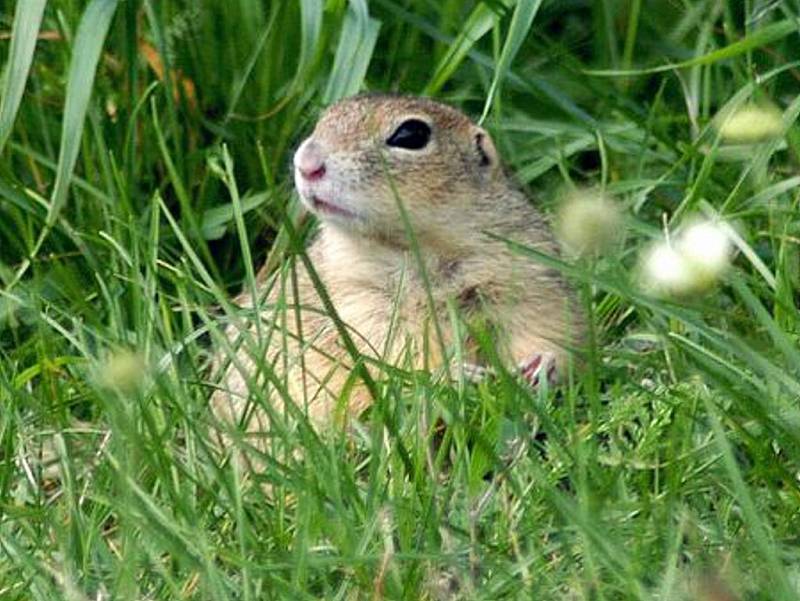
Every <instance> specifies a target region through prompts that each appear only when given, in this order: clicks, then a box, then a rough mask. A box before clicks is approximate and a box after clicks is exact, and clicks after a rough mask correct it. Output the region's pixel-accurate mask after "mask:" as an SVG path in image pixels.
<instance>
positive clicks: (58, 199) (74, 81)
mask: <svg viewBox="0 0 800 601" xmlns="http://www.w3.org/2000/svg"><path fill="white" fill-rule="evenodd" d="M117 4H118V0H92V3H91V4H89V6H87V7H86V10H85V11H84V13H83V16H82V17H81V22H80V24H79V25H78V32H77V34H76V35H75V44H74V46H73V48H72V56H71V57H70V64H69V74H68V75H67V91H66V99H65V101H64V117H63V120H62V127H61V147H60V149H59V153H58V167H57V168H56V180H55V183H54V184H53V192H52V194H51V196H50V206H49V208H48V211H47V218H46V219H45V225H44V228H43V229H42V232H41V233H40V234H39V238H38V240H37V241H36V244H35V245H34V247H33V250H32V251H31V253H30V256H29V257H27V258H26V259H25V261H24V262H23V263H22V265H21V267H20V268H19V270H18V271H17V273H16V275H15V276H14V279H13V280H12V282H11V283H10V284H9V287H12V286H13V285H14V284H16V283H17V282H18V281H19V280H20V278H21V277H22V276H23V275H24V274H25V272H26V271H27V270H28V267H30V263H31V259H32V258H33V257H35V256H36V254H37V253H38V252H39V249H40V248H41V247H42V244H43V243H44V240H45V239H46V238H47V236H48V234H49V233H50V230H52V228H53V225H54V224H55V223H56V220H57V219H58V215H59V213H60V212H61V209H62V207H63V206H64V204H65V203H66V201H67V194H68V192H69V184H70V180H71V178H72V173H73V171H74V169H75V163H76V162H77V160H78V152H79V151H80V146H81V137H82V133H83V125H84V122H85V121H86V112H87V111H88V109H89V100H90V99H91V96H92V88H93V87H94V78H95V75H96V73H97V63H98V61H99V60H100V52H101V51H102V49H103V44H104V42H105V39H106V34H107V33H108V28H109V26H110V25H111V19H112V17H113V16H114V12H115V11H116V9H117Z"/></svg>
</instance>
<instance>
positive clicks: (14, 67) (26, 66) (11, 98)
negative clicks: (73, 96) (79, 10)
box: [0, 0, 47, 153]
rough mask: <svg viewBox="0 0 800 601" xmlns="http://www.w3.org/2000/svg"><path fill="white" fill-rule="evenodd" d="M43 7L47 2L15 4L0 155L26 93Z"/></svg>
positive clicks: (0, 111) (1, 106) (0, 107)
mask: <svg viewBox="0 0 800 601" xmlns="http://www.w3.org/2000/svg"><path fill="white" fill-rule="evenodd" d="M46 4H47V0H26V1H25V2H17V10H16V12H15V13H14V26H13V30H12V34H11V48H10V49H9V51H8V63H7V64H6V69H5V81H4V82H3V92H2V100H0V153H2V152H3V148H4V147H5V145H6V141H7V140H8V136H9V135H10V134H11V129H12V128H13V127H14V121H15V120H16V117H17V111H18V110H19V105H20V102H21V101H22V94H23V93H24V92H25V84H26V83H27V81H28V72H29V71H30V68H31V62H32V61H33V52H34V50H35V49H36V36H37V35H38V33H39V27H40V26H41V23H42V14H43V13H44V7H45V5H46Z"/></svg>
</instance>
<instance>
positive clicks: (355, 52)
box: [323, 0, 381, 104]
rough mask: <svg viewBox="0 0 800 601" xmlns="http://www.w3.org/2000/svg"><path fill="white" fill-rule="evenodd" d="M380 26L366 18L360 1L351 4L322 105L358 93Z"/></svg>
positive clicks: (365, 9) (353, 0) (367, 16)
mask: <svg viewBox="0 0 800 601" xmlns="http://www.w3.org/2000/svg"><path fill="white" fill-rule="evenodd" d="M380 26H381V25H380V22H379V21H377V20H375V19H372V18H370V17H369V15H368V13H367V8H366V4H365V3H364V0H351V2H350V5H349V8H348V10H347V12H346V13H345V16H344V24H343V27H342V33H341V35H340V36H339V45H338V46H337V48H336V56H335V57H334V60H333V69H332V71H331V75H330V78H329V79H328V86H327V88H325V93H324V94H323V102H324V103H325V104H330V103H333V102H336V101H337V100H339V99H340V98H344V97H345V96H350V95H352V94H355V93H356V92H358V90H359V89H360V88H361V84H362V83H363V82H364V77H365V76H366V74H367V67H368V66H369V61H370V59H371V58H372V52H373V51H374V50H375V42H376V41H377V40H378V30H379V29H380Z"/></svg>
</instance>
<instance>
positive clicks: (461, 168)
mask: <svg viewBox="0 0 800 601" xmlns="http://www.w3.org/2000/svg"><path fill="white" fill-rule="evenodd" d="M294 174H295V185H296V188H297V191H298V193H299V196H300V199H301V200H302V203H303V205H304V206H305V208H306V209H308V211H310V212H311V213H313V214H314V215H316V216H317V217H318V219H319V221H320V222H321V223H320V228H319V231H318V233H317V235H316V238H315V239H314V241H313V243H312V244H311V246H310V247H309V249H308V256H309V258H310V261H311V263H312V265H313V267H314V269H315V271H316V272H317V274H318V275H319V278H320V280H321V281H322V283H324V286H325V289H326V290H327V293H328V295H329V298H330V300H331V302H332V304H333V306H334V307H335V309H336V312H337V313H338V315H339V317H340V318H341V321H342V322H343V323H344V324H346V326H347V328H348V329H349V331H350V334H351V337H352V340H353V341H354V342H355V344H356V346H357V347H358V350H359V352H360V353H362V354H363V355H364V356H365V357H367V358H375V359H380V360H381V361H382V362H384V363H388V364H402V365H404V366H406V367H411V368H415V369H416V368H424V369H429V368H436V367H437V366H441V365H442V364H443V362H444V361H451V360H452V357H447V358H445V357H443V356H442V349H445V352H446V349H449V348H452V347H453V345H454V343H455V342H456V338H457V335H456V332H457V331H466V333H467V335H466V340H463V339H462V350H463V352H464V353H465V354H462V355H461V356H462V357H465V361H466V363H467V364H470V365H471V366H472V367H471V369H475V368H477V369H478V370H480V367H479V366H480V364H481V357H480V348H478V346H479V345H477V344H476V343H475V341H474V339H473V338H472V337H471V335H470V333H471V332H473V329H474V328H476V327H480V328H482V330H481V331H484V332H490V334H491V337H492V340H493V345H494V347H495V348H496V352H497V357H499V358H500V360H501V361H502V362H503V363H504V364H505V365H507V366H508V367H509V368H513V369H519V370H520V371H521V374H522V376H523V377H526V378H527V379H528V380H529V381H531V382H536V381H537V380H538V379H539V378H540V377H544V376H545V374H546V375H548V376H552V375H553V371H554V370H556V369H559V368H561V367H563V366H564V365H565V363H566V358H567V350H566V349H568V348H570V347H573V346H574V345H575V344H576V343H577V342H578V341H579V340H580V338H581V335H582V329H583V320H582V318H581V316H580V311H579V309H578V308H577V306H576V303H575V301H574V297H573V294H572V292H571V291H570V289H569V288H568V286H567V284H566V283H565V282H564V280H563V279H562V277H561V276H560V274H559V273H558V272H556V271H555V270H553V269H550V268H547V267H545V266H543V265H542V264H540V263H538V262H536V261H535V260H532V259H531V258H530V257H523V256H520V254H518V253H515V252H513V251H512V250H511V249H510V248H509V246H508V244H507V243H506V242H504V241H503V240H502V239H500V238H505V239H510V240H513V241H515V242H518V243H521V244H524V245H526V246H529V247H533V248H535V249H538V250H539V251H541V252H544V253H547V254H551V255H553V254H557V253H558V248H557V244H556V243H555V241H554V239H553V237H552V235H551V232H550V229H549V227H548V225H547V224H546V222H545V220H544V218H543V216H542V215H541V214H540V212H539V211H538V210H537V209H536V208H535V207H534V206H533V205H532V204H531V203H530V201H529V200H528V199H527V198H526V197H525V195H524V194H523V193H522V192H521V191H520V190H519V189H518V187H517V186H516V185H515V184H514V183H513V182H512V180H511V179H510V178H509V177H508V176H507V175H506V173H505V172H504V171H503V168H502V166H501V164H500V161H499V158H498V155H497V151H496V150H495V147H494V144H493V143H492V141H491V138H490V137H489V135H488V134H487V133H486V131H485V130H483V129H482V128H480V127H478V126H477V125H475V124H473V123H472V122H471V121H470V120H469V119H468V118H467V117H466V116H465V115H464V114H462V113H461V112H459V111H458V110H456V109H454V108H452V107H449V106H446V105H444V104H440V103H438V102H434V101H432V100H428V99H425V98H417V97H409V96H394V95H384V94H367V95H360V96H355V97H352V98H348V99H345V100H342V101H340V102H338V103H337V104H335V105H333V106H331V107H330V108H329V109H327V111H325V113H324V114H323V115H322V117H321V118H320V120H319V122H318V123H317V125H316V128H315V129H314V131H313V133H312V134H311V136H310V137H308V138H307V139H306V140H305V141H304V142H303V143H302V144H301V145H300V147H299V148H298V149H297V152H296V153H295V155H294ZM401 207H402V208H401ZM404 215H405V217H404ZM409 225H410V231H411V232H413V236H411V235H410V234H409V227H407V226H409ZM415 248H416V249H417V251H418V252H414V249H415ZM420 258H421V261H420V260H419V259H420ZM420 263H421V264H420ZM269 275H270V274H266V273H264V270H262V272H261V273H260V274H259V277H258V282H259V286H262V287H263V286H266V285H267V283H268V282H270V281H272V282H274V281H275V279H276V278H275V277H268V276H269ZM284 281H285V283H286V285H285V286H283V287H281V286H279V285H275V286H274V287H273V288H272V290H271V291H270V292H269V293H267V295H266V296H267V298H266V299H265V301H264V302H263V311H262V313H261V318H260V323H259V324H258V326H259V327H260V329H261V332H260V333H258V336H261V338H262V341H261V342H259V341H257V340H256V338H257V336H256V334H257V327H256V325H257V324H255V323H253V322H252V321H251V322H248V323H247V325H246V326H244V328H239V329H238V330H237V329H236V328H231V329H230V332H229V338H230V340H231V341H232V343H233V342H234V341H236V340H237V339H241V338H242V337H241V336H240V335H239V333H240V332H241V331H246V332H249V334H250V335H251V336H248V337H247V338H249V342H250V343H249V345H247V344H241V346H239V347H238V350H237V351H236V353H235V357H233V358H232V360H231V358H229V357H225V358H222V357H220V358H218V369H219V370H220V371H222V372H223V374H224V375H223V377H222V381H221V384H220V388H219V389H218V390H217V391H216V392H215V393H214V396H213V399H212V407H213V409H214V411H215V413H216V415H217V417H219V418H221V420H223V422H225V421H228V422H230V421H233V422H235V423H242V422H247V423H246V424H244V425H243V427H244V428H245V429H246V431H247V432H249V433H252V434H254V435H256V434H258V433H260V432H264V431H266V430H268V429H269V420H268V419H267V416H266V415H265V413H264V411H262V410H260V409H254V410H249V409H247V408H248V407H250V406H251V403H249V402H248V384H249V385H250V386H252V385H254V384H255V385H257V386H259V387H263V386H264V382H265V381H266V380H268V379H269V378H266V377H265V375H264V373H263V371H262V372H261V373H259V368H257V365H259V364H261V365H264V364H266V365H267V366H272V367H267V369H272V370H273V373H275V374H278V376H279V377H280V378H282V379H283V381H284V382H285V383H286V388H285V389H284V390H283V396H281V395H278V394H273V393H270V395H269V398H270V406H272V407H277V409H278V411H280V410H281V409H282V408H284V403H285V398H286V393H287V392H288V396H289V397H290V398H292V399H293V400H294V402H295V403H296V404H297V405H298V406H299V407H300V409H301V410H302V411H305V412H307V414H308V416H309V419H310V421H311V422H312V423H313V424H314V425H316V426H317V427H325V426H326V425H329V424H330V423H331V421H332V417H333V415H334V413H335V410H336V408H341V407H343V408H344V413H345V415H348V416H358V415H359V414H360V413H361V412H362V411H363V410H364V409H365V408H366V407H368V406H369V404H370V402H371V397H370V395H369V392H368V391H367V390H366V389H365V387H364V386H363V385H362V384H361V383H360V382H358V381H356V382H352V381H348V377H349V376H350V375H351V368H352V358H351V356H349V354H348V353H347V352H346V351H345V349H344V347H343V345H342V344H341V340H340V336H339V334H338V333H337V329H336V327H335V325H334V322H333V321H332V320H331V318H330V317H329V316H328V315H327V314H326V312H325V311H324V310H323V303H322V302H321V300H320V296H319V294H318V293H317V289H316V288H315V286H314V285H313V283H312V279H311V278H310V277H309V274H308V272H307V271H306V269H305V268H304V267H303V265H302V264H301V263H300V262H299V261H298V262H297V264H296V272H295V276H294V279H291V278H284ZM281 297H284V298H283V301H282V300H281ZM238 302H239V304H240V305H242V306H244V307H252V306H253V299H252V297H251V295H250V294H248V293H245V294H243V295H242V296H240V297H239V299H238ZM454 308H455V309H456V311H453V309H454ZM278 313H281V314H282V316H276V315H277V314H278ZM453 315H459V317H458V318H457V319H454V318H453ZM433 316H435V319H436V320H438V321H437V323H438V329H437V327H433V319H434V317H433ZM454 321H455V322H458V323H461V324H462V325H464V326H465V329H463V330H462V328H457V327H455V326H454ZM476 324H477V325H476ZM437 337H440V338H441V340H437ZM263 339H270V341H269V342H263ZM231 348H237V347H236V346H235V345H233V344H232V346H231ZM254 349H259V350H254ZM254 354H255V355H256V356H257V359H255V360H254V357H253V355H254ZM368 363H369V364H370V365H372V367H370V368H369V369H370V370H371V372H372V373H373V374H374V375H375V376H376V377H380V374H379V373H378V368H376V367H374V364H375V362H374V361H373V362H369V361H368ZM351 380H352V379H351ZM351 384H353V385H352V386H351ZM279 396H281V398H277V397H279ZM251 398H252V397H251ZM273 398H274V399H275V401H274V402H273V401H272V399H273ZM336 414H337V415H338V413H336Z"/></svg>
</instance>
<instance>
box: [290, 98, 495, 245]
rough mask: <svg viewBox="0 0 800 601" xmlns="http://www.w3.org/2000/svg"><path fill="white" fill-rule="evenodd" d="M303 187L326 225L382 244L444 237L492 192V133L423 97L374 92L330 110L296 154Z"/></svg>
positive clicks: (300, 188) (302, 194) (298, 177)
mask: <svg viewBox="0 0 800 601" xmlns="http://www.w3.org/2000/svg"><path fill="white" fill-rule="evenodd" d="M294 174H295V185H296V188H297V191H298V193H299V195H300V198H301V199H302V201H303V203H304V204H305V206H306V207H307V208H308V209H309V210H310V211H311V212H312V213H314V214H315V215H317V216H318V217H319V218H320V219H321V220H322V221H323V222H324V223H326V224H328V225H330V226H333V227H336V228H342V229H345V230H350V231H352V232H354V233H360V234H362V235H374V236H378V237H381V238H384V239H396V238H397V237H402V236H404V233H405V231H406V229H407V227H406V220H405V219H404V218H403V214H402V212H401V207H402V209H404V212H405V215H406V216H407V217H408V223H409V224H410V226H411V227H412V229H413V230H414V233H415V234H416V235H418V236H419V237H420V238H421V239H423V240H424V238H425V236H426V235H429V234H430V235H436V234H435V233H436V232H439V233H440V232H441V231H443V230H444V231H446V230H447V228H448V227H451V224H452V223H453V222H454V219H458V218H459V217H461V216H462V215H464V214H469V212H470V210H471V209H473V208H475V207H476V206H477V204H476V200H477V199H480V198H486V197H487V196H490V195H491V194H492V188H493V186H495V185H496V183H497V180H498V178H503V177H504V176H503V174H502V169H501V167H500V164H499V158H498V156H497V151H496V150H495V147H494V144H493V143H492V140H491V138H490V137H489V135H488V133H487V132H486V131H485V130H484V129H482V128H480V127H478V126H477V125H475V124H474V123H473V122H472V121H470V119H469V118H468V117H466V116H465V115H464V114H463V113H461V112H460V111H458V110H456V109H454V108H452V107H449V106H447V105H444V104H440V103H438V102H434V101H432V100H429V99H425V98H417V97H409V96H392V95H383V94H381V95H376V94H367V95H359V96H354V97H351V98H347V99H345V100H342V101H340V102H338V103H337V104H334V105H333V106H331V107H330V108H328V109H327V110H326V111H325V113H324V114H323V115H322V116H321V118H320V119H319V121H318V122H317V125H316V127H315V129H314V131H313V132H312V134H311V135H310V136H309V137H308V138H306V140H305V141H303V143H302V144H301V145H300V147H299V148H298V149H297V151H296V153H295V155H294Z"/></svg>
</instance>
